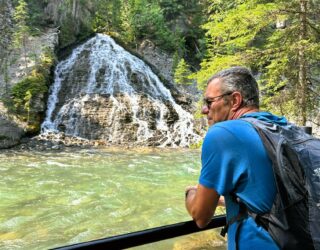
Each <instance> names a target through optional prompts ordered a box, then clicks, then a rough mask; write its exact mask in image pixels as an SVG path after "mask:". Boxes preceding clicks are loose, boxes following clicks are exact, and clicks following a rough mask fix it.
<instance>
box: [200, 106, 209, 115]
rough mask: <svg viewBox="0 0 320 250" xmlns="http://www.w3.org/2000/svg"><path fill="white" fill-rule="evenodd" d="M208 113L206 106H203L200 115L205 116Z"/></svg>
mask: <svg viewBox="0 0 320 250" xmlns="http://www.w3.org/2000/svg"><path fill="white" fill-rule="evenodd" d="M208 113H209V109H208V106H207V105H203V106H202V109H201V114H203V115H206V114H208Z"/></svg>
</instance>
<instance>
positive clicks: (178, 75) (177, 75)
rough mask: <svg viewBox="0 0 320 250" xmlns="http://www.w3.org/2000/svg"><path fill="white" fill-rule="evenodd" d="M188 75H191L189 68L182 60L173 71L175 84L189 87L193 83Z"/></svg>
mask: <svg viewBox="0 0 320 250" xmlns="http://www.w3.org/2000/svg"><path fill="white" fill-rule="evenodd" d="M190 75H191V71H190V66H189V65H188V64H187V63H186V61H185V60H184V59H183V58H182V59H181V60H180V62H179V63H178V65H177V67H176V69H175V72H174V81H175V82H176V83H177V84H185V85H190V84H192V83H193V81H192V79H191V78H190Z"/></svg>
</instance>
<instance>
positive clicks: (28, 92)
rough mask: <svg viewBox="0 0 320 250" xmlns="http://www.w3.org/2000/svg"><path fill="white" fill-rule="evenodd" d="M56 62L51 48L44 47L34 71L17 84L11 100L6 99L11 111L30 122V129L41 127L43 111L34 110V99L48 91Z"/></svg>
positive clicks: (41, 97)
mask: <svg viewBox="0 0 320 250" xmlns="http://www.w3.org/2000/svg"><path fill="white" fill-rule="evenodd" d="M53 64H54V55H53V52H52V51H51V49H49V48H47V49H44V52H43V53H42V54H41V56H40V62H39V64H38V65H37V66H36V67H35V69H34V70H33V71H32V73H31V74H30V75H29V76H28V77H26V78H24V79H23V80H21V81H20V82H18V83H17V84H15V85H14V86H13V87H12V89H11V93H10V97H11V98H10V100H6V104H7V106H8V107H9V110H10V112H12V113H14V114H15V115H18V117H20V119H22V120H24V121H26V122H27V123H28V126H29V128H28V130H29V131H38V130H39V128H40V121H41V112H43V110H34V107H33V101H34V100H35V99H40V100H42V101H44V100H43V98H45V96H46V95H47V92H48V87H47V86H48V83H49V80H50V69H51V67H52V65H53Z"/></svg>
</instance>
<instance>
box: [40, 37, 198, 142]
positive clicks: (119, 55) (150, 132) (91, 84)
mask: <svg viewBox="0 0 320 250" xmlns="http://www.w3.org/2000/svg"><path fill="white" fill-rule="evenodd" d="M54 75H55V80H54V83H53V85H52V86H51V88H50V96H49V99H48V108H47V113H46V118H45V121H44V122H43V124H42V131H43V132H44V133H45V132H48V131H59V130H61V128H63V131H64V132H65V133H66V134H69V135H73V136H79V137H84V138H88V139H104V140H106V141H107V142H109V143H117V144H120V143H121V140H128V141H129V142H130V141H132V140H134V141H135V142H136V143H138V144H140V145H142V144H143V143H144V142H147V141H150V140H153V141H155V140H158V141H159V143H156V144H155V145H158V146H182V147H184V146H188V145H190V144H191V143H197V142H198V141H199V140H200V139H201V137H200V136H199V135H197V134H195V133H194V128H193V116H192V115H191V114H190V113H189V112H187V111H185V110H184V109H183V108H182V107H181V106H180V105H178V104H177V103H176V102H175V100H174V98H173V97H172V95H171V92H170V90H169V89H168V88H166V87H165V86H164V85H163V83H162V82H161V81H160V80H159V78H158V77H157V76H156V75H155V74H154V73H153V72H152V70H151V69H150V67H149V66H147V65H146V64H145V63H144V62H143V61H142V60H140V59H139V58H137V57H135V56H133V55H132V54H130V53H128V52H127V51H126V50H124V49H123V48H122V47H120V46H119V45H117V44H116V43H115V42H114V40H113V39H112V38H110V37H109V36H106V35H102V34H98V35H96V36H95V37H93V38H91V39H90V40H88V41H87V42H86V43H84V44H82V45H81V46H79V47H77V48H76V49H74V50H73V52H72V54H71V56H70V57H69V58H67V59H66V60H64V61H61V62H60V63H59V64H58V65H57V67H56V70H55V74H54ZM168 117H169V118H168ZM168 120H169V121H168ZM135 142H133V143H135Z"/></svg>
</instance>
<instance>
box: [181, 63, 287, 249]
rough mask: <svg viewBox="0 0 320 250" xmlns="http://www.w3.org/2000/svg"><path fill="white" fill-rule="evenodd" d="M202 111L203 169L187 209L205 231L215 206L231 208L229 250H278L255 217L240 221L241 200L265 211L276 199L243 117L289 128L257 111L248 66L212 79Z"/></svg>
mask: <svg viewBox="0 0 320 250" xmlns="http://www.w3.org/2000/svg"><path fill="white" fill-rule="evenodd" d="M204 102H205V106H204V107H203V108H202V113H203V114H205V115H206V116H207V119H208V123H209V126H210V128H209V130H208V132H207V135H206V137H205V139H204V142H203V146H202V157H201V158H202V159H201V161H202V169H201V174H200V178H199V184H198V185H197V186H189V187H187V188H186V208H187V210H188V212H189V214H190V215H191V216H192V218H193V219H194V221H195V222H196V224H197V225H198V227H200V228H203V227H205V226H206V225H207V224H208V223H209V221H210V220H211V218H212V216H213V215H214V211H215V208H216V207H217V205H220V204H222V203H223V200H222V199H220V196H224V201H225V205H226V210H227V221H229V222H232V223H230V226H229V227H228V249H266V250H267V249H268V250H270V249H278V247H277V245H276V243H275V242H274V241H273V239H272V238H271V236H270V235H269V233H268V232H267V231H266V230H264V229H263V228H262V227H261V226H259V225H257V224H256V223H255V221H254V220H253V219H252V218H251V217H245V218H243V217H242V218H241V219H240V220H237V219H235V218H237V216H238V215H239V203H238V202H237V201H236V199H235V197H238V198H239V199H240V200H241V202H243V203H244V204H245V205H246V206H247V207H248V208H249V209H250V210H252V211H253V212H256V213H265V212H268V211H269V210H270V209H271V206H272V203H273V201H274V198H275V195H276V186H275V180H274V176H273V171H272V166H271V160H270V159H269V157H268V155H267V152H266V151H265V149H264V146H263V144H262V141H261V139H260V137H259V135H258V133H257V132H256V131H255V129H254V128H253V126H252V125H251V124H250V123H249V122H247V121H244V120H239V119H238V118H241V117H254V118H256V119H261V120H264V121H267V122H271V123H276V124H279V125H286V124H287V121H286V119H285V118H281V117H277V116H274V115H272V114H271V113H268V112H259V90H258V85H257V82H256V80H255V79H254V77H253V76H252V74H251V72H250V71H249V70H248V69H246V68H244V67H232V68H230V69H226V70H223V71H221V72H219V73H217V74H215V75H214V76H212V77H211V78H210V79H209V81H208V85H207V89H206V91H205V98H204Z"/></svg>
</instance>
